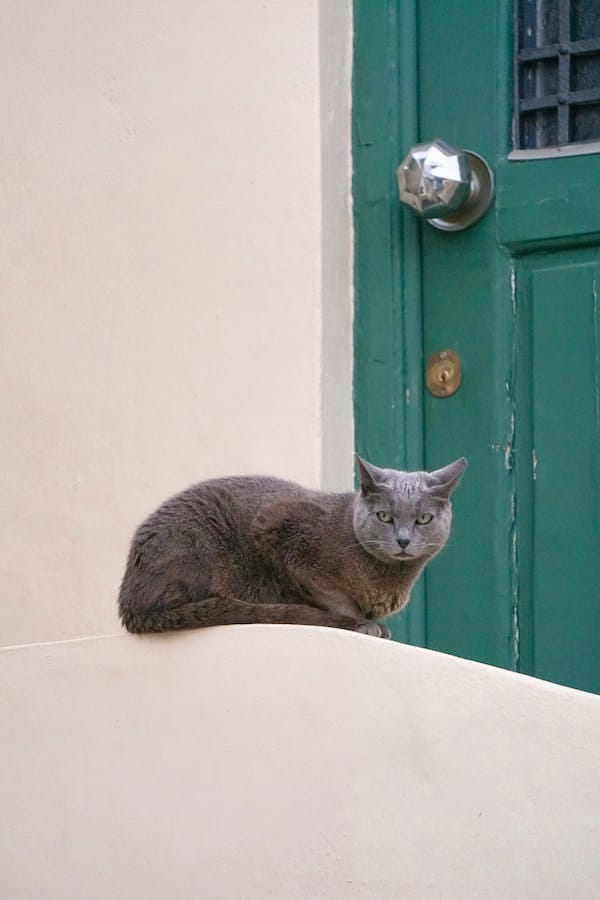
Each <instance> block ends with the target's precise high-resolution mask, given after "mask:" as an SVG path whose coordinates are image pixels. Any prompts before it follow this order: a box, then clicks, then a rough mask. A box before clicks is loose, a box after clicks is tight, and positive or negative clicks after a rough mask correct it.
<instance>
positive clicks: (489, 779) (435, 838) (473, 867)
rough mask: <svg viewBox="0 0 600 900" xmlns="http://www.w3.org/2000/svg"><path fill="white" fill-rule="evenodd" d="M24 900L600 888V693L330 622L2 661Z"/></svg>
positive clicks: (369, 898)
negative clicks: (352, 630)
mask: <svg viewBox="0 0 600 900" xmlns="http://www.w3.org/2000/svg"><path fill="white" fill-rule="evenodd" d="M0 682H1V683H2V685H3V690H2V693H1V695H0V733H1V734H2V736H3V737H2V741H1V742H0V785H1V797H2V815H1V816H0V846H1V848H2V851H3V859H2V864H1V865H0V895H1V896H2V897H6V898H11V900H39V898H41V897H43V898H45V900H79V898H81V897H86V898H89V900H95V898H98V900H106V898H108V897H110V898H114V900H154V898H176V897H177V898H186V900H187V898H192V897H206V898H211V900H232V898H248V900H266V898H273V900H281V898H285V900H308V898H311V900H317V898H319V900H352V898H365V900H375V898H376V900H398V898H404V900H428V898H432V900H440V898H460V900H484V898H494V900H506V898H507V897H519V898H523V900H566V898H569V900H570V898H577V900H596V898H597V897H598V883H599V879H600V854H599V853H598V847H599V845H600V820H599V818H598V808H599V806H600V750H599V748H600V698H598V697H595V696H592V695H590V694H584V693H580V692H577V691H572V690H569V689H568V688H562V687H558V686H556V685H551V684H546V683H544V682H540V681H536V680H533V679H530V678H527V677H525V676H520V675H514V674H511V673H509V672H504V671H501V670H498V669H492V668H489V667H486V666H482V665H479V664H477V663H471V662H466V661H464V660H459V659H454V658H452V657H449V656H444V655H442V654H437V653H433V652H431V651H426V650H419V649H417V648H411V647H406V646H402V645H399V644H391V643H387V642H383V641H381V640H378V639H376V638H369V637H365V636H362V635H355V634H351V633H346V632H341V631H336V630H333V629H320V628H303V627H299V626H275V625H272V626H261V625H253V626H252V625H251V626H231V627H228V628H218V629H207V630H206V631H200V632H195V633H187V634H177V635H166V636H147V637H142V638H134V637H132V636H130V635H122V636H118V637H113V638H111V637H108V638H96V639H89V640H82V641H74V642H66V643H61V644H47V645H42V646H28V647H25V648H21V649H18V648H17V649H12V650H11V649H5V650H3V651H0Z"/></svg>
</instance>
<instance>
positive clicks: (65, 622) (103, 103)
mask: <svg viewBox="0 0 600 900" xmlns="http://www.w3.org/2000/svg"><path fill="white" fill-rule="evenodd" d="M1 18H2V27H1V28H0V72H1V77H0V94H1V105H2V109H3V124H2V139H1V140H0V172H1V175H0V184H1V197H2V200H1V203H2V240H1V243H0V304H1V309H2V323H1V327H2V335H3V348H2V354H0V417H1V420H2V431H1V436H0V442H1V444H0V446H1V457H0V473H1V474H0V478H1V497H0V506H1V509H2V515H1V524H0V528H1V538H2V547H3V552H2V559H1V562H0V566H1V570H0V578H1V581H2V591H3V596H2V603H1V604H0V610H1V611H0V644H4V645H6V644H12V643H22V642H28V641H37V640H54V639H60V638H69V637H74V636H81V635H91V634H99V633H106V632H112V631H115V630H116V629H117V628H118V623H117V620H116V613H115V597H116V592H117V588H118V582H119V580H120V577H121V573H122V568H123V566H124V561H125V556H126V550H127V544H128V542H129V539H130V537H131V534H132V532H133V529H134V527H135V526H136V525H137V524H138V522H139V521H140V520H141V518H142V517H143V516H145V515H146V514H147V513H149V512H150V511H151V510H152V509H153V508H154V507H155V506H156V505H157V503H159V502H160V501H161V500H163V499H164V498H165V497H167V496H168V495H170V494H171V493H173V492H174V491H176V490H179V489H181V488H183V487H185V486H187V485H188V484H190V483H192V482H194V481H197V480H201V479H203V478H205V477H210V476H213V475H217V474H231V473H244V472H246V473H247V472H269V473H272V474H278V475H282V476H285V477H289V478H294V479H297V480H299V481H302V482H304V483H306V484H310V485H316V484H319V483H325V484H326V485H327V486H329V485H331V486H334V487H339V486H344V487H345V486H347V485H348V484H349V483H350V481H351V464H352V462H351V447H352V429H351V389H350V367H351V356H350V354H351V342H350V320H351V312H350V310H351V296H350V252H351V251H350V244H351V234H350V223H349V212H348V208H349V200H348V194H349V172H350V164H349V136H348V135H349V113H348V109H349V47H350V3H349V2H348V3H345V2H344V3H342V4H340V3H337V2H334V0H323V2H322V3H321V4H319V3H318V2H317V0H293V2H275V0H270V2H262V0H260V2H259V0H249V2H245V3H240V2H235V0H205V2H202V3H196V2H192V0H174V2H171V0H169V2H167V0H158V2H156V3H152V4H147V3H143V2H140V0H133V2H130V3H126V4H115V3H113V2H110V0H98V2H94V3H90V2H80V0H64V2H60V3H58V4H57V3H51V4H43V3H39V2H33V0H23V2H20V3H9V4H5V5H4V8H3V13H2V17H1ZM321 61H322V62H323V65H321ZM325 231H326V239H325V237H324V234H325ZM324 422H325V423H326V424H325V426H324Z"/></svg>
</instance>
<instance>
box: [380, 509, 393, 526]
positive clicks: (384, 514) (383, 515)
mask: <svg viewBox="0 0 600 900" xmlns="http://www.w3.org/2000/svg"><path fill="white" fill-rule="evenodd" d="M377 518H378V519H379V521H380V522H385V524H386V525H389V524H390V522H393V521H394V520H393V518H392V516H390V514H389V512H383V510H382V511H381V512H378V513H377Z"/></svg>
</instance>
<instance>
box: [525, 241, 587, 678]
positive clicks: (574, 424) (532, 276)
mask: <svg viewBox="0 0 600 900" xmlns="http://www.w3.org/2000/svg"><path fill="white" fill-rule="evenodd" d="M597 255H598V254H597V252H596V250H595V249H594V250H592V251H590V250H581V251H578V252H577V253H566V254H565V253H562V254H552V255H551V256H538V255H536V256H532V257H530V258H528V259H526V260H524V261H523V263H522V265H521V271H520V273H519V277H518V283H519V285H520V287H521V290H520V293H519V298H518V302H519V304H520V305H521V307H522V310H523V315H522V318H523V320H524V327H527V324H528V323H530V329H531V337H530V345H531V349H532V354H531V377H530V379H528V380H529V381H530V385H531V401H530V403H531V411H532V422H531V424H532V431H531V438H530V440H531V455H530V458H531V467H532V470H531V478H532V481H533V490H532V507H533V529H532V546H527V544H528V543H529V542H527V543H526V542H525V541H523V545H522V552H523V553H530V554H531V558H532V560H533V571H532V585H531V589H532V604H533V622H532V627H533V637H534V670H535V672H536V674H537V675H539V676H540V677H542V678H544V677H545V678H551V679H555V680H558V681H563V682H566V683H568V684H571V685H573V686H574V687H581V688H584V689H585V688H588V689H590V688H592V689H595V690H600V682H599V680H598V662H597V654H598V645H599V639H600V602H598V599H599V587H598V563H599V560H600V553H599V541H598V535H599V520H600V440H599V431H598V420H599V411H600V406H599V404H600V396H599V387H600V385H599V383H598V376H599V370H598V293H599V280H600V279H599V274H600V266H599V265H598V263H597V262H596V259H597ZM524 365H525V362H524ZM524 441H525V445H526V447H527V449H528V444H529V441H527V439H526V437H524ZM527 455H528V454H527V452H525V453H524V454H523V457H524V458H523V465H524V466H525V467H529V460H527Z"/></svg>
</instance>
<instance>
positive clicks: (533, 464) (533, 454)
mask: <svg viewBox="0 0 600 900" xmlns="http://www.w3.org/2000/svg"><path fill="white" fill-rule="evenodd" d="M531 469H532V472H533V480H534V481H535V479H536V478H537V455H536V452H535V447H534V448H533V450H532V451H531Z"/></svg>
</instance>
